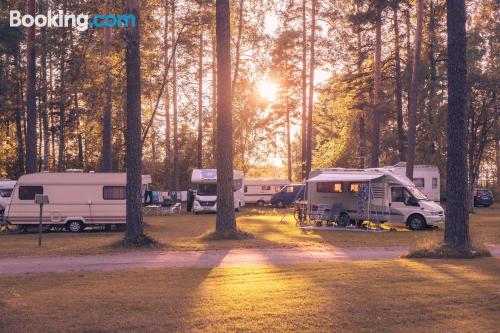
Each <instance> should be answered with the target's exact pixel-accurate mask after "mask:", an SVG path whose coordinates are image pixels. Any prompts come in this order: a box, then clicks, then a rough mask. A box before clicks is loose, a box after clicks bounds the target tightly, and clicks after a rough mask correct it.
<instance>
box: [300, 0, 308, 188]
mask: <svg viewBox="0 0 500 333" xmlns="http://www.w3.org/2000/svg"><path fill="white" fill-rule="evenodd" d="M301 82H302V87H301V88H302V125H301V130H302V131H301V140H302V144H301V148H302V154H301V156H300V161H301V163H300V172H301V179H302V180H305V179H307V171H306V156H307V21H306V0H302V73H301Z"/></svg>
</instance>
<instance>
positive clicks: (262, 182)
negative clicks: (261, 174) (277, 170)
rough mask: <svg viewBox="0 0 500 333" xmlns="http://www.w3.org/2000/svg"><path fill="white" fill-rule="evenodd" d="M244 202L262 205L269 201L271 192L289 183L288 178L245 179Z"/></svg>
mask: <svg viewBox="0 0 500 333" xmlns="http://www.w3.org/2000/svg"><path fill="white" fill-rule="evenodd" d="M243 185H244V193H245V202H246V203H251V204H257V205H258V206H264V205H265V204H269V203H270V202H271V197H272V195H273V194H275V193H278V192H279V191H281V189H282V188H283V187H284V186H286V185H290V181H289V180H288V179H265V178H260V179H245V181H244V182H243Z"/></svg>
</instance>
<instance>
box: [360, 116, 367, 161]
mask: <svg viewBox="0 0 500 333" xmlns="http://www.w3.org/2000/svg"><path fill="white" fill-rule="evenodd" d="M358 129H359V157H360V158H359V168H360V169H364V168H365V167H366V163H365V156H366V146H365V141H366V138H365V118H363V117H359V119H358Z"/></svg>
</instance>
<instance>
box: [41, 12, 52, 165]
mask: <svg viewBox="0 0 500 333" xmlns="http://www.w3.org/2000/svg"><path fill="white" fill-rule="evenodd" d="M44 9H45V6H44ZM40 11H42V8H41V9H40ZM45 29H46V28H42V29H41V31H42V35H41V37H42V43H41V54H40V69H41V75H40V86H41V87H40V88H41V89H40V90H41V96H40V99H41V101H40V102H41V105H42V115H41V116H42V132H43V162H42V170H43V171H48V170H49V157H50V149H49V145H50V142H49V141H50V138H49V116H48V110H47V100H48V97H47V87H48V82H47V40H46V38H47V34H46V30H45Z"/></svg>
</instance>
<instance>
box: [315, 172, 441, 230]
mask: <svg viewBox="0 0 500 333" xmlns="http://www.w3.org/2000/svg"><path fill="white" fill-rule="evenodd" d="M306 184H307V190H306V193H307V209H308V212H309V214H310V215H313V216H314V214H315V212H318V211H320V210H321V208H327V210H328V209H330V208H333V207H334V204H335V205H336V210H337V213H339V217H338V224H339V225H341V226H346V225H348V224H349V222H350V221H358V222H359V221H363V220H369V221H378V222H400V223H405V224H406V225H408V227H410V228H411V229H414V230H418V229H423V228H425V227H426V225H438V224H440V223H442V222H444V211H443V208H442V207H441V206H440V205H439V204H437V203H435V202H433V201H431V200H429V199H427V197H426V196H425V195H424V194H423V193H422V192H420V191H419V190H418V189H417V187H416V186H415V184H413V183H412V182H411V181H410V180H409V179H408V178H407V177H405V176H403V175H400V174H397V173H396V172H394V170H391V169H384V168H380V169H340V168H339V169H319V170H315V171H313V172H311V177H310V178H309V180H307V182H306Z"/></svg>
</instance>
